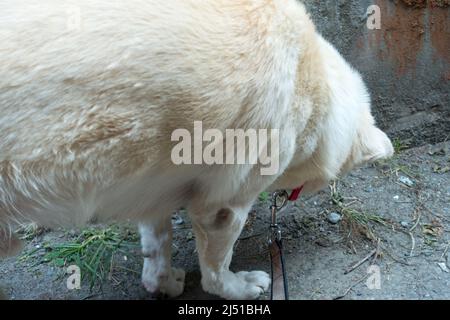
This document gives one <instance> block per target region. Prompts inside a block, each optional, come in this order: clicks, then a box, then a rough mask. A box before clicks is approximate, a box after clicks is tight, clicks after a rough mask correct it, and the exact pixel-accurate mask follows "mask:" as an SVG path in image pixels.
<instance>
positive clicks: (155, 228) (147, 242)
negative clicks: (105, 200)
mask: <svg viewBox="0 0 450 320" xmlns="http://www.w3.org/2000/svg"><path fill="white" fill-rule="evenodd" d="M139 231H140V234H141V244H142V253H143V255H144V269H143V271H142V283H143V284H144V287H145V288H146V289H147V291H148V292H150V293H151V294H152V295H158V294H164V295H167V296H169V297H177V296H179V295H181V294H182V293H183V290H184V277H185V272H184V271H183V270H181V269H176V268H172V263H171V259H172V223H171V215H170V214H164V215H159V216H154V217H153V218H152V219H149V220H146V221H145V222H141V223H140V224H139Z"/></svg>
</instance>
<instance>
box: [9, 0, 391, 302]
mask: <svg viewBox="0 0 450 320" xmlns="http://www.w3.org/2000/svg"><path fill="white" fill-rule="evenodd" d="M195 121H202V124H203V127H205V128H210V129H218V130H222V131H224V130H225V129H251V128H252V129H278V130H279V137H280V139H279V146H278V147H279V164H278V170H277V172H276V174H274V175H261V173H260V169H261V164H260V163H257V164H247V165H206V164H200V165H175V164H174V163H173V161H172V159H171V152H172V149H173V147H174V145H175V143H174V142H173V141H172V139H171V136H172V133H173V132H174V131H175V130H176V129H180V128H185V129H188V130H192V128H193V124H194V122H195ZM392 153H393V148H392V145H391V142H390V141H389V139H388V138H387V136H386V135H385V134H384V133H383V132H381V131H380V130H379V129H377V128H376V126H375V124H374V119H373V117H372V115H371V113H370V99H369V95H368V92H367V90H366V87H365V85H364V83H363V81H362V79H361V77H360V75H359V74H358V73H357V72H356V71H354V70H353V69H352V68H351V67H350V66H349V65H348V64H347V63H346V62H345V61H344V59H343V58H342V57H341V56H340V55H339V53H338V52H337V51H336V50H335V49H334V48H333V47H332V46H331V45H330V44H329V43H328V42H327V41H325V40H324V39H323V38H322V37H321V36H320V35H319V34H318V33H317V32H316V30H315V28H314V25H313V24H312V22H311V20H310V18H309V17H308V15H307V14H306V12H305V9H304V7H303V5H302V4H300V3H298V2H297V1H295V0H234V1H229V0H114V1H111V0H73V1H70V0H2V1H1V2H0V230H1V231H0V255H3V256H5V255H10V254H13V253H14V252H15V251H16V249H17V247H18V243H19V241H17V239H16V238H15V237H14V236H13V234H12V230H13V229H14V227H15V226H17V225H19V224H23V223H27V222H37V223H39V224H41V225H45V226H48V227H53V226H61V225H62V226H74V225H83V224H85V223H87V222H89V221H90V220H91V219H94V218H95V219H97V220H103V221H107V220H125V219H132V220H134V221H138V222H139V223H140V232H141V235H142V248H143V253H144V255H145V262H144V270H143V275H142V279H143V283H144V285H145V287H146V289H147V290H148V291H150V292H152V293H155V292H162V293H165V294H167V295H169V296H171V297H174V296H177V295H179V294H181V293H182V291H183V287H184V271H182V270H179V269H175V268H172V266H171V261H170V257H171V253H170V249H171V238H172V236H171V222H170V220H171V212H173V211H174V210H175V209H177V208H179V207H180V206H186V207H187V208H188V211H189V214H190V217H191V219H192V222H193V226H194V231H195V235H196V241H197V248H198V255H199V261H200V267H201V272H202V285H203V288H204V290H206V291H207V292H210V293H212V294H216V295H219V296H221V297H224V298H230V299H253V298H257V297H258V296H259V295H260V294H261V293H262V292H263V291H264V290H266V289H267V288H268V286H269V284H270V279H269V276H268V275H267V274H266V273H264V272H260V271H253V272H238V273H233V272H231V271H230V270H229V265H230V261H231V257H232V249H233V244H234V242H235V241H236V239H237V238H238V236H239V234H240V232H241V230H242V227H243V225H244V222H245V220H246V217H247V213H248V211H249V208H250V207H251V205H252V203H253V202H254V200H255V199H256V198H257V196H258V194H259V193H260V192H262V191H263V190H267V189H276V188H288V189H289V188H294V187H297V186H299V185H305V190H306V191H309V192H313V191H316V190H318V189H319V188H321V187H323V185H324V184H326V183H327V182H328V181H329V180H330V179H333V178H335V177H336V176H338V175H340V174H343V173H345V172H346V171H348V170H349V169H351V168H352V167H354V166H355V165H359V164H362V163H364V162H366V161H372V160H376V159H380V158H383V157H389V156H391V155H392Z"/></svg>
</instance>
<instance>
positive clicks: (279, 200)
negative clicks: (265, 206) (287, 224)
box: [268, 191, 289, 245]
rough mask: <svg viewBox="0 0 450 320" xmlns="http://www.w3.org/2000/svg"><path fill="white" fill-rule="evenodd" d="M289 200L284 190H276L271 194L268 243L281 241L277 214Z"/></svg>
mask: <svg viewBox="0 0 450 320" xmlns="http://www.w3.org/2000/svg"><path fill="white" fill-rule="evenodd" d="M288 201H289V194H288V193H287V192H286V191H277V192H274V194H273V195H272V205H271V207H270V210H271V213H272V222H271V224H270V237H269V241H268V242H269V245H270V244H272V243H274V242H275V241H281V228H280V226H279V225H278V220H277V214H278V213H279V212H280V211H281V210H283V209H284V208H285V207H286V205H287V203H288Z"/></svg>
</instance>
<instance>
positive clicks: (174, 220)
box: [172, 214, 184, 226]
mask: <svg viewBox="0 0 450 320" xmlns="http://www.w3.org/2000/svg"><path fill="white" fill-rule="evenodd" d="M172 224H173V225H176V226H179V225H182V224H184V220H183V218H182V217H180V216H179V215H178V214H174V215H173V216H172Z"/></svg>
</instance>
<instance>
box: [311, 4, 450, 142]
mask: <svg viewBox="0 0 450 320" xmlns="http://www.w3.org/2000/svg"><path fill="white" fill-rule="evenodd" d="M304 2H305V4H306V5H307V7H308V8H309V9H310V11H311V12H312V16H313V19H314V21H315V22H316V25H317V27H318V29H319V30H320V31H321V32H322V34H323V35H324V36H325V38H327V39H328V40H330V41H331V42H332V43H333V44H335V45H336V46H337V47H338V48H339V50H340V51H341V52H342V53H343V54H344V56H345V57H346V58H347V60H349V61H350V62H351V63H352V64H353V65H354V66H355V68H356V69H358V70H359V71H361V73H362V75H363V76H364V78H365V79H366V82H367V84H368V86H369V88H370V90H371V93H372V100H373V102H374V110H375V114H376V117H377V120H378V122H379V123H380V125H381V126H382V127H383V128H384V129H385V130H387V131H388V133H389V134H390V135H391V136H392V137H398V138H400V139H403V140H404V141H406V142H409V143H410V144H411V145H420V144H423V143H426V142H430V143H434V142H439V141H443V140H445V139H448V138H449V137H450V0H353V1H352V0H348V1H344V0H304ZM374 4H375V5H378V6H379V7H380V9H381V29H380V30H369V29H368V28H367V16H366V12H367V8H368V7H369V6H370V5H374Z"/></svg>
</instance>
